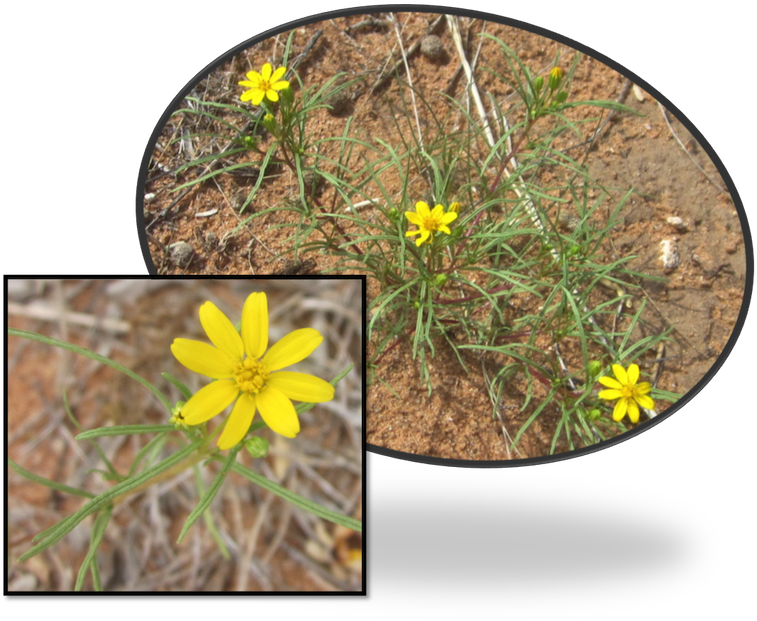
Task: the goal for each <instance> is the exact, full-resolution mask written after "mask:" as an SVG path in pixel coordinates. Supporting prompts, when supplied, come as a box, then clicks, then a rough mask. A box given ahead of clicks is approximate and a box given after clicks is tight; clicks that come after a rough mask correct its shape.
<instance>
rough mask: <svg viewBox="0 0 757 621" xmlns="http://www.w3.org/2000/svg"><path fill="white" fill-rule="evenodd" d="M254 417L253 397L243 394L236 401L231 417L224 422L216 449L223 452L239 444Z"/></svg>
mask: <svg viewBox="0 0 757 621" xmlns="http://www.w3.org/2000/svg"><path fill="white" fill-rule="evenodd" d="M254 417H255V397H254V396H252V395H251V394H249V393H244V394H243V395H242V396H241V397H239V399H237V402H236V404H235V405H234V409H233V410H231V416H229V420H228V421H226V426H225V427H224V428H223V433H222V434H221V437H220V438H218V448H219V449H221V450H222V451H225V450H226V449H230V448H232V447H234V446H236V445H237V444H239V443H240V442H241V441H242V439H243V438H244V437H245V435H247V431H248V430H249V429H250V425H252V419H253V418H254Z"/></svg>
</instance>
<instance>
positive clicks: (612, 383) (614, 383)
mask: <svg viewBox="0 0 757 621" xmlns="http://www.w3.org/2000/svg"><path fill="white" fill-rule="evenodd" d="M598 381H599V383H600V384H602V386H607V387H608V388H623V384H621V383H620V382H619V381H618V380H616V379H613V378H611V377H607V376H606V375H603V376H602V377H600V378H599V380H598Z"/></svg>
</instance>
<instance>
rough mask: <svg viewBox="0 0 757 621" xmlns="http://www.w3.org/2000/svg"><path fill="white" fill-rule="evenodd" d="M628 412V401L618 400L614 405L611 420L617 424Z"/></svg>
mask: <svg viewBox="0 0 757 621" xmlns="http://www.w3.org/2000/svg"><path fill="white" fill-rule="evenodd" d="M626 410H628V399H620V400H619V401H618V402H617V403H616V404H615V409H614V410H613V411H612V419H613V420H614V421H615V422H616V423H617V422H620V421H621V420H623V417H624V416H625V415H626Z"/></svg>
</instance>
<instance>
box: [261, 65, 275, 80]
mask: <svg viewBox="0 0 757 621" xmlns="http://www.w3.org/2000/svg"><path fill="white" fill-rule="evenodd" d="M272 72H273V67H271V63H266V64H265V65H263V68H262V69H261V70H260V77H262V78H263V79H264V80H265V81H266V82H268V81H269V79H270V77H271V73H272Z"/></svg>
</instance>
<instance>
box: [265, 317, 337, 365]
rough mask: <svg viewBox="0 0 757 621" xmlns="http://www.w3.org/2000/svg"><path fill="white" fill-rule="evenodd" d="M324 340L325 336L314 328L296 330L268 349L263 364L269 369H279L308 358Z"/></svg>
mask: <svg viewBox="0 0 757 621" xmlns="http://www.w3.org/2000/svg"><path fill="white" fill-rule="evenodd" d="M322 341H323V337H322V336H321V334H320V332H318V330H314V329H313V328H302V329H300V330H295V331H294V332H290V333H289V334H287V335H286V336H285V337H284V338H283V339H281V340H280V341H279V342H278V343H276V344H275V345H274V346H273V347H271V349H269V350H268V353H267V354H266V355H265V356H264V357H263V364H265V365H266V366H267V367H268V370H269V371H278V370H279V369H283V368H284V367H288V366H289V365H290V364H294V363H295V362H299V361H300V360H304V359H305V358H307V357H308V356H309V355H310V354H312V353H313V351H314V350H315V348H316V347H318V346H319V345H320V344H321V342H322Z"/></svg>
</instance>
